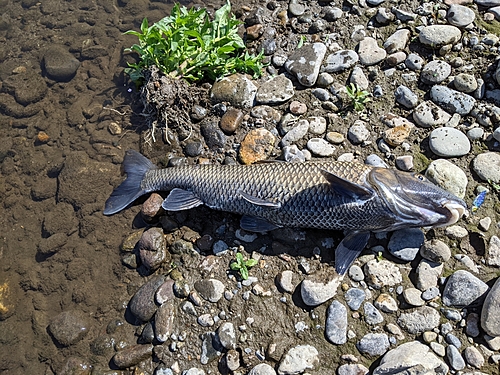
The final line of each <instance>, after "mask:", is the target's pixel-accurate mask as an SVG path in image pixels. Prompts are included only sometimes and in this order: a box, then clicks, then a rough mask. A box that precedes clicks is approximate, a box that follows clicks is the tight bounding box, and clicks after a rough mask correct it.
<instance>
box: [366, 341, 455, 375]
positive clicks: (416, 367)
mask: <svg viewBox="0 0 500 375" xmlns="http://www.w3.org/2000/svg"><path fill="white" fill-rule="evenodd" d="M406 373H415V374H417V373H418V374H420V373H422V374H424V373H425V374H436V375H438V374H440V375H444V374H447V373H448V366H447V365H446V364H445V363H444V362H443V361H442V360H441V359H440V358H439V357H438V356H436V355H435V354H434V353H433V352H432V350H431V349H430V348H429V347H428V346H427V345H424V344H422V343H420V342H418V341H411V342H406V343H404V344H401V345H399V346H398V347H397V348H394V349H391V350H389V351H388V352H387V353H386V354H385V355H384V357H383V358H382V360H381V361H380V364H379V365H378V366H377V368H375V369H374V370H373V375H385V374H406Z"/></svg>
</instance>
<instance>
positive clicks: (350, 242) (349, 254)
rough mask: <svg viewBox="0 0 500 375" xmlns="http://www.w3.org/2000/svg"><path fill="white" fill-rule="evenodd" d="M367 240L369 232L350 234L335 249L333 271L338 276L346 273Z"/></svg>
mask: <svg viewBox="0 0 500 375" xmlns="http://www.w3.org/2000/svg"><path fill="white" fill-rule="evenodd" d="M369 239H370V232H352V233H349V234H348V235H347V236H346V237H345V238H344V239H343V240H342V241H341V242H340V244H339V245H338V246H337V248H336V249H335V271H337V273H338V274H339V275H343V274H345V273H346V271H347V270H348V269H349V267H351V265H352V264H353V263H354V261H355V260H356V258H357V257H358V255H359V254H361V252H362V251H363V249H364V248H365V246H366V244H367V243H368V240H369Z"/></svg>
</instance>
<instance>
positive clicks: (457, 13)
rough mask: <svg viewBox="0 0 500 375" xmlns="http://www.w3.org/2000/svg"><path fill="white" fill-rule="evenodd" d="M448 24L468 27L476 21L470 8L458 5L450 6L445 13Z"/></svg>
mask: <svg viewBox="0 0 500 375" xmlns="http://www.w3.org/2000/svg"><path fill="white" fill-rule="evenodd" d="M446 18H447V19H448V22H449V23H450V24H451V25H453V26H457V27H465V26H467V25H470V24H471V23H472V22H474V20H475V19H476V14H475V13H474V11H473V10H472V9H471V8H468V7H466V6H463V5H459V4H451V5H450V7H449V8H448V12H447V13H446Z"/></svg>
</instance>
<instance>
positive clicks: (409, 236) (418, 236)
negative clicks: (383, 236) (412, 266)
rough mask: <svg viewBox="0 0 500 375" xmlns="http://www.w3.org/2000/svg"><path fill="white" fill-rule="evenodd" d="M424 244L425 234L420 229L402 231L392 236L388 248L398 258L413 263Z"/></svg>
mask: <svg viewBox="0 0 500 375" xmlns="http://www.w3.org/2000/svg"><path fill="white" fill-rule="evenodd" d="M423 243H424V233H423V232H422V231H421V230H420V229H419V228H409V229H400V230H397V231H395V232H394V233H393V234H392V236H391V239H390V240H389V244H388V245H387V248H388V250H389V251H390V253H391V254H392V255H394V256H395V257H396V258H399V259H401V260H404V261H406V262H411V261H412V260H413V259H415V256H416V255H417V253H418V251H419V249H420V246H421V245H422V244H423Z"/></svg>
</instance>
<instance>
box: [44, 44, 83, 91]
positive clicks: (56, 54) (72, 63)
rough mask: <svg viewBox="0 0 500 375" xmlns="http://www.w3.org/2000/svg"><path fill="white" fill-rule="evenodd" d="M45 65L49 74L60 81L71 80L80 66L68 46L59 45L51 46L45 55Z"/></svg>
mask: <svg viewBox="0 0 500 375" xmlns="http://www.w3.org/2000/svg"><path fill="white" fill-rule="evenodd" d="M43 65H44V67H45V71H46V72H47V75H48V76H49V77H50V78H52V79H53V80H56V81H58V82H65V81H69V80H71V79H72V78H73V77H74V76H75V74H76V71H77V70H78V68H79V67H80V61H78V60H77V59H76V58H75V57H74V56H73V55H72V54H71V53H70V52H68V50H67V48H65V47H63V46H58V45H52V46H50V47H49V48H48V49H47V51H45V53H44V55H43Z"/></svg>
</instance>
